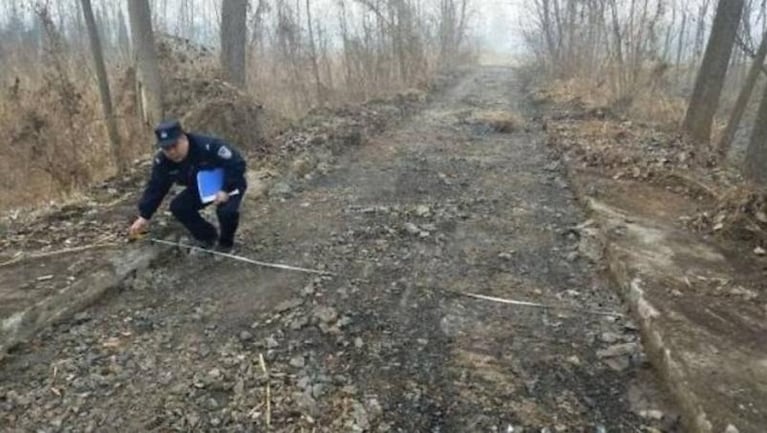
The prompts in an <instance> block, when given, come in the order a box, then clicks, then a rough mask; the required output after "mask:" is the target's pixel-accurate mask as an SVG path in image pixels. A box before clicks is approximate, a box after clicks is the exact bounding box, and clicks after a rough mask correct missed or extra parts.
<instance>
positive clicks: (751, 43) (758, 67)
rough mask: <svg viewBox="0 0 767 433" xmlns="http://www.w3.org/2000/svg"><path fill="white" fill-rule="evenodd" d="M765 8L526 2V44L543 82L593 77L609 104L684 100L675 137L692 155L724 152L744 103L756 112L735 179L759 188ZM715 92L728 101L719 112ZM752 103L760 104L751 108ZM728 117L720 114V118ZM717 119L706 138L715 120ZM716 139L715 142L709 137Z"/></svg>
mask: <svg viewBox="0 0 767 433" xmlns="http://www.w3.org/2000/svg"><path fill="white" fill-rule="evenodd" d="M766 3H767V2H764V1H755V0H719V1H718V2H716V1H712V0H533V1H531V2H530V4H529V13H530V14H531V16H533V17H534V18H535V20H534V22H533V24H532V25H528V26H527V27H526V32H525V37H526V41H527V43H528V46H530V47H531V49H532V50H533V52H534V54H535V56H536V58H537V61H538V62H539V63H540V64H541V65H543V66H544V68H545V69H546V71H547V73H548V75H549V76H552V77H558V78H572V77H598V78H597V79H598V80H601V81H602V84H604V85H607V86H610V87H611V90H612V94H613V95H614V99H615V100H620V101H628V103H630V102H631V100H632V98H635V97H637V95H639V94H641V93H642V92H647V91H661V92H669V93H676V94H679V95H683V96H684V97H685V98H687V108H686V110H685V114H684V117H683V119H681V121H680V126H681V128H682V130H683V131H684V132H685V133H686V134H687V135H688V136H689V137H690V138H691V139H692V140H694V142H695V143H698V146H699V148H700V149H701V152H700V153H706V152H713V153H715V154H717V155H718V156H719V157H720V158H724V156H725V155H726V154H727V153H728V151H729V149H730V147H731V145H732V143H733V140H734V139H735V136H736V132H737V131H738V130H739V129H741V128H743V118H744V114H745V113H746V112H747V109H748V107H749V104H750V103H751V104H754V103H756V105H758V108H757V109H756V118H755V119H754V121H753V127H752V128H751V134H750V137H749V139H748V145H747V149H746V157H745V162H744V164H743V165H742V167H741V168H742V172H743V174H744V175H745V176H746V177H747V178H748V179H749V180H751V181H754V182H757V183H761V184H764V183H767V170H765V168H767V86H764V89H765V90H764V91H763V93H762V94H761V95H759V94H757V95H754V93H756V90H757V89H758V88H759V78H760V77H761V76H762V75H763V74H764V73H765V68H764V60H765V55H767V33H766V32H765V30H767V4H766ZM723 91H728V92H730V93H732V94H734V95H737V97H736V98H735V102H734V104H733V105H732V106H731V107H729V106H722V96H723ZM759 101H761V102H759ZM724 110H728V111H727V112H723V111H724ZM717 114H720V115H722V117H723V118H726V119H727V121H726V126H725V127H724V129H723V130H722V133H721V134H719V136H718V137H713V136H712V130H713V125H714V122H715V119H716V117H715V116H716V115H717ZM714 138H716V140H714Z"/></svg>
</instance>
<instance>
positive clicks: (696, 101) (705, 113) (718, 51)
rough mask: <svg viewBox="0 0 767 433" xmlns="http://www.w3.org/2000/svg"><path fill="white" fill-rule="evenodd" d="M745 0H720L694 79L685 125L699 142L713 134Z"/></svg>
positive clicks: (686, 129) (705, 140)
mask: <svg viewBox="0 0 767 433" xmlns="http://www.w3.org/2000/svg"><path fill="white" fill-rule="evenodd" d="M743 1H744V0H720V2H719V5H718V6H717V10H716V17H715V18H714V25H713V27H712V29H711V36H710V37H709V40H708V44H707V46H706V52H705V54H704V55H703V63H702V64H701V67H700V69H699V70H698V76H697V78H696V79H695V87H694V89H693V93H692V97H691V98H690V105H689V106H688V108H687V114H686V115H685V118H684V124H683V128H684V130H685V131H686V132H687V133H688V134H690V136H691V137H692V138H693V139H694V140H695V141H697V142H699V143H707V142H708V141H709V139H710V136H711V123H712V121H713V119H714V114H715V113H716V109H717V107H718V106H719V97H720V96H721V93H722V86H723V84H724V79H725V76H726V75H727V66H728V65H729V63H730V55H731V54H732V47H733V44H734V43H735V36H736V34H737V31H738V26H739V24H740V16H741V13H742V11H743Z"/></svg>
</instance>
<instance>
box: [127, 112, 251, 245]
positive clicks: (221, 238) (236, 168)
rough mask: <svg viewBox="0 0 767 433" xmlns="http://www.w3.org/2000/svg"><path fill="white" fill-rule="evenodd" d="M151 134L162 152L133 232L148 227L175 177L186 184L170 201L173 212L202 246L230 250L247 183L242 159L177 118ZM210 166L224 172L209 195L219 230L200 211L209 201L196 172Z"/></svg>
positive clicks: (154, 168) (156, 160)
mask: <svg viewBox="0 0 767 433" xmlns="http://www.w3.org/2000/svg"><path fill="white" fill-rule="evenodd" d="M155 135H156V136H157V147H158V148H159V149H160V151H159V152H157V155H156V157H155V159H154V165H153V166H152V175H151V178H150V179H149V182H148V183H147V185H146V189H145V190H144V194H143V196H142V198H141V200H140V202H139V205H138V209H139V217H138V218H137V219H136V221H135V222H134V223H133V225H131V227H130V234H131V236H135V235H138V234H140V233H143V232H144V231H146V229H147V227H148V225H149V220H150V219H151V218H152V215H153V214H154V212H155V211H156V210H157V208H158V207H159V206H160V203H161V202H162V200H163V198H165V196H166V195H167V194H168V191H169V190H170V188H171V186H172V185H173V183H174V182H175V183H177V184H180V185H184V186H186V189H184V190H183V191H182V192H180V193H179V194H178V195H176V197H175V198H174V199H173V200H172V201H171V202H170V211H171V213H172V214H173V216H174V217H175V218H176V219H177V220H178V221H179V222H181V224H183V225H184V226H185V227H186V228H187V230H189V232H190V233H191V234H192V236H193V237H194V238H195V239H196V240H197V242H198V244H199V245H200V246H202V247H204V248H213V247H214V246H216V249H217V250H219V251H223V252H229V251H231V250H232V248H233V246H234V234H235V232H236V231H237V225H238V223H239V220H240V202H241V201H242V197H243V194H244V192H245V189H246V188H247V183H246V181H245V160H244V159H243V158H242V156H241V155H240V153H239V152H238V151H237V150H236V149H234V148H233V147H232V146H231V145H229V144H227V143H225V142H223V141H221V140H219V139H216V138H213V137H206V136H203V135H197V134H191V133H187V132H185V131H184V130H183V129H182V127H181V124H180V123H179V122H178V121H177V120H171V121H166V122H162V123H160V124H159V125H158V126H157V128H155ZM214 168H222V169H223V171H224V183H223V187H222V188H221V191H219V192H218V193H216V196H215V199H214V200H213V203H214V204H215V205H216V215H217V216H218V221H219V226H220V230H221V232H220V234H217V233H216V228H215V227H214V226H213V225H212V224H210V223H209V222H208V221H206V220H205V219H204V218H203V217H202V216H200V213H199V211H200V209H202V208H204V207H205V206H207V204H205V203H203V202H202V200H201V199H200V196H199V193H198V189H197V173H198V171H200V170H210V169H214ZM216 240H218V245H216Z"/></svg>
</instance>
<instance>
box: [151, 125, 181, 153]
mask: <svg viewBox="0 0 767 433" xmlns="http://www.w3.org/2000/svg"><path fill="white" fill-rule="evenodd" d="M183 133H184V130H183V129H182V128H181V123H180V122H179V121H178V120H166V121H164V122H161V123H160V124H159V125H157V128H155V129H154V134H155V135H156V136H157V147H159V148H161V149H167V148H169V147H173V145H174V144H175V143H176V140H178V138H179V137H181V134H183Z"/></svg>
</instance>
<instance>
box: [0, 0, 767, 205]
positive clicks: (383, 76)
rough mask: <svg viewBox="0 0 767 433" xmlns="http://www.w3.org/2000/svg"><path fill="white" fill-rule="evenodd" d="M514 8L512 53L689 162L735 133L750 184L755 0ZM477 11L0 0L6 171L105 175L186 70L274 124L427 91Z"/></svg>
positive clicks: (441, 1) (756, 132) (374, 2)
mask: <svg viewBox="0 0 767 433" xmlns="http://www.w3.org/2000/svg"><path fill="white" fill-rule="evenodd" d="M521 7H522V9H521V10H523V11H524V14H522V15H520V16H519V17H518V19H519V21H520V22H521V23H522V29H523V30H522V35H523V37H524V41H525V42H526V47H527V50H528V52H529V53H530V54H531V56H532V57H531V58H528V59H527V60H526V62H527V63H528V64H530V63H531V62H532V63H534V64H538V65H540V67H541V70H543V71H545V73H544V74H543V75H542V76H545V77H548V79H550V80H554V81H559V82H567V83H569V85H575V86H580V87H584V86H585V88H588V89H590V90H588V94H589V97H592V98H597V99H598V98H601V99H603V100H604V104H605V105H606V106H610V107H612V109H616V110H619V111H620V110H623V111H626V112H631V113H633V114H634V115H636V116H637V118H639V119H642V118H644V119H650V120H652V119H662V121H663V122H665V123H668V124H673V127H674V128H680V130H681V131H684V132H685V133H686V134H687V136H688V137H689V138H690V139H691V140H694V141H696V142H698V143H699V145H700V150H701V151H700V152H699V154H700V155H704V154H705V155H710V154H717V155H720V156H719V157H718V158H724V159H723V161H726V160H727V156H728V155H730V156H732V155H733V152H731V151H730V149H731V145H732V143H733V142H735V143H737V144H742V145H738V146H736V148H737V152H735V153H736V158H735V160H733V161H735V163H736V164H737V165H738V166H739V167H741V169H742V172H743V174H744V175H746V176H747V177H748V178H749V179H751V180H753V181H756V182H763V181H765V179H764V178H763V175H762V173H763V172H764V170H762V169H761V168H762V167H763V162H764V161H767V157H766V156H765V151H764V150H763V148H764V147H765V145H764V139H763V136H764V134H765V132H764V131H761V129H760V128H753V131H752V128H751V126H753V125H764V124H765V122H764V120H767V119H765V118H764V117H759V118H755V116H767V108H763V110H761V111H759V110H757V108H758V107H757V105H759V102H760V101H761V100H762V99H763V96H767V93H765V92H764V91H763V90H762V89H763V88H764V85H763V83H762V81H763V80H760V76H761V75H763V74H762V73H761V72H764V68H763V67H762V63H763V61H764V57H765V54H767V39H765V37H764V35H765V28H767V7H766V6H765V2H757V1H754V0H733V1H727V2H724V1H723V2H715V1H712V0H697V1H694V0H588V1H576V0H535V1H532V2H529V3H528V2H525V4H524V5H523V6H521ZM475 8H476V4H473V3H472V2H471V1H470V0H337V1H333V2H320V1H317V0H303V1H301V0H297V1H295V2H290V1H287V0H257V1H246V0H222V1H220V2H201V1H192V0H179V1H172V0H153V1H149V0H131V1H127V2H106V1H85V0H71V1H62V2H55V3H46V2H40V1H34V0H12V1H8V2H5V3H4V4H3V6H2V7H0V17H2V19H1V20H0V35H1V36H2V40H1V41H0V58H2V72H3V76H4V77H6V83H5V87H6V89H7V92H5V94H4V95H3V98H2V99H1V100H0V109H2V113H0V114H2V115H1V116H0V124H1V125H2V126H3V127H4V129H5V130H7V131H10V136H11V142H15V143H19V144H25V145H21V146H18V145H17V146H12V147H11V148H9V149H4V150H3V152H4V154H7V155H8V157H7V158H4V160H5V161H7V162H5V164H7V165H8V167H9V168H10V167H11V166H13V167H15V168H16V170H18V167H19V164H17V163H15V162H10V161H24V167H25V168H24V170H25V171H27V172H37V173H42V175H43V176H42V177H44V178H47V179H48V182H47V185H48V186H47V188H48V189H49V190H50V189H55V190H60V189H63V190H72V189H76V188H77V187H79V186H82V185H84V184H87V183H88V182H90V181H91V180H92V179H96V178H102V177H103V176H104V173H111V172H112V171H113V170H114V169H118V168H124V167H122V165H121V162H125V161H128V160H130V159H131V158H135V157H137V156H140V155H143V154H145V153H146V151H147V149H148V147H147V145H146V141H147V140H148V132H147V131H149V130H151V125H152V124H154V123H156V122H157V121H159V120H160V119H162V118H164V117H166V116H174V117H180V116H184V115H185V114H187V112H188V111H189V109H190V107H189V106H188V105H193V104H195V103H199V102H200V101H199V99H200V95H199V94H193V93H189V88H190V86H191V87H195V86H197V87H196V88H201V87H205V89H207V90H206V91H209V92H212V91H211V90H210V86H202V85H201V84H200V82H199V81H200V80H218V81H216V82H217V83H224V82H226V83H228V84H229V85H231V86H232V90H222V89H219V90H218V91H216V92H218V93H217V94H219V96H220V95H221V94H222V93H221V92H230V91H234V92H237V91H240V92H242V93H241V95H242V96H244V97H247V98H251V100H252V101H254V106H258V107H265V108H266V110H267V111H269V112H271V113H277V114H279V115H280V116H283V117H285V118H288V119H295V118H298V117H300V116H301V115H302V114H304V113H306V112H307V110H309V109H310V108H311V107H317V106H336V105H339V104H343V103H347V102H360V101H365V100H369V99H371V98H375V97H378V96H385V95H392V94H395V93H397V92H399V91H403V90H406V89H411V88H420V89H427V88H428V87H429V85H430V84H429V83H430V82H431V80H432V78H433V77H434V76H435V74H436V73H437V72H438V71H441V70H448V69H451V68H455V67H456V66H458V65H462V64H469V63H471V62H472V61H475V60H476V58H477V53H478V51H479V49H480V47H478V46H476V44H475V42H474V41H475V39H474V38H473V37H472V34H471V29H472V25H473V23H472V17H473V16H475V15H476V14H475ZM512 27H513V26H512V24H511V23H510V29H511V28H512ZM510 31H511V30H510ZM190 79H191V80H192V81H194V80H197V81H195V83H197V84H194V85H192V84H190V83H191V81H189V80H190ZM185 80H186V81H185ZM217 85H218V84H217ZM184 89H186V90H184ZM234 89H237V90H234ZM198 90H199V89H198ZM185 92H186V93H185ZM216 92H213V93H216ZM754 93H757V94H759V96H753V94H754ZM762 93H765V95H762ZM41 101H48V102H49V103H42V104H40V102H41ZM97 101H98V102H97ZM255 101H257V102H255ZM185 104H187V106H186V107H185V106H184V105H185ZM765 104H767V102H765ZM198 108H199V107H198ZM198 111H200V112H205V113H207V112H206V110H204V109H202V108H200V109H199V110H198ZM208 111H210V110H208ZM201 115H202V114H201ZM62 129H63V130H64V131H65V132H63V133H56V131H60V130H62ZM744 135H748V137H749V138H744ZM84 142H85V143H90V144H89V145H88V146H83V145H82V143H84ZM746 142H748V145H747V146H746V145H745V143H746ZM107 143H108V146H107V147H108V149H109V150H107V147H103V146H106V144H107ZM82 147H86V148H87V149H84V148H82ZM102 147H103V148H102ZM741 148H743V152H745V153H746V156H744V157H741V156H738V155H740V154H739V153H738V152H741ZM741 153H742V152H741ZM62 154H65V155H66V157H62V156H61V155H62ZM704 159H705V158H704ZM109 161H111V162H109ZM745 161H747V163H746V162H745ZM64 167H65V168H64ZM23 177H29V176H23ZM8 182H10V183H12V184H14V185H17V184H18V185H20V184H19V183H18V182H17V181H14V180H9V181H8ZM40 182H41V185H42V183H45V182H42V181H40ZM25 184H26V183H25Z"/></svg>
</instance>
